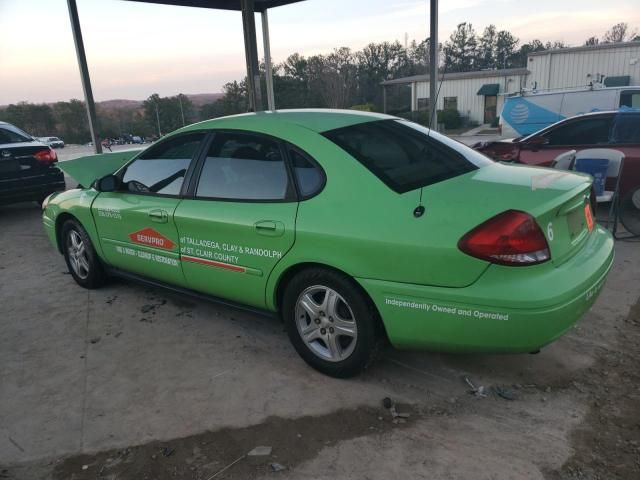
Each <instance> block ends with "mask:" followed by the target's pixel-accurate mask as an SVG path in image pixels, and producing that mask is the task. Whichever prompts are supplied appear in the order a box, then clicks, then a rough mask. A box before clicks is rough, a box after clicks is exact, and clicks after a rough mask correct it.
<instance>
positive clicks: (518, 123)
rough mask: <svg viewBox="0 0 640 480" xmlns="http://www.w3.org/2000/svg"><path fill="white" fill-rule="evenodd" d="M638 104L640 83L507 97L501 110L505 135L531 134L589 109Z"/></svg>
mask: <svg viewBox="0 0 640 480" xmlns="http://www.w3.org/2000/svg"><path fill="white" fill-rule="evenodd" d="M620 107H630V108H632V107H636V108H637V107H640V87H596V86H594V87H583V88H575V89H567V90H556V91H548V92H545V91H540V92H532V93H524V94H522V95H515V96H512V97H506V98H505V101H504V107H502V112H501V113H500V129H501V132H502V134H503V135H505V136H510V137H511V136H513V137H517V136H521V135H531V134H532V133H535V132H537V131H539V130H542V129H543V128H546V127H548V126H550V125H551V124H553V123H556V122H559V121H560V120H564V119H566V118H570V117H573V116H575V115H582V114H584V113H588V112H598V111H609V110H616V109H618V108H620Z"/></svg>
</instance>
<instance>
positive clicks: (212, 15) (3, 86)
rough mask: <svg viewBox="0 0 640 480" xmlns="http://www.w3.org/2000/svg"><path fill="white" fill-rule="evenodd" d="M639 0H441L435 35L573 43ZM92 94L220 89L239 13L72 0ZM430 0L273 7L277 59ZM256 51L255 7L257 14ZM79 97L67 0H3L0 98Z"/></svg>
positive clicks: (361, 39)
mask: <svg viewBox="0 0 640 480" xmlns="http://www.w3.org/2000/svg"><path fill="white" fill-rule="evenodd" d="M637 2H638V0H608V1H606V2H603V1H602V0H536V2H535V8H534V7H533V5H534V2H532V1H522V0H444V1H443V0H441V1H440V16H439V27H440V32H439V40H440V41H441V42H443V41H446V39H447V38H448V37H449V35H450V34H451V32H452V31H453V29H454V28H455V26H456V25H457V24H458V23H460V22H464V21H468V22H471V23H472V24H473V26H474V28H475V29H476V30H477V31H478V33H481V31H482V30H483V29H484V27H485V26H486V25H488V24H490V23H493V24H495V25H496V27H497V28H498V29H508V30H510V31H511V32H512V33H513V34H515V35H516V36H517V37H518V38H519V39H520V40H521V42H526V41H529V40H532V39H534V38H539V39H541V40H543V41H547V40H551V41H555V40H562V41H564V42H566V43H568V44H570V45H580V44H582V43H583V42H584V40H585V39H586V38H588V37H590V36H592V35H595V36H598V37H600V36H602V35H603V34H604V32H605V31H606V30H607V29H608V28H609V27H610V26H611V25H613V24H615V23H618V22H621V21H625V22H627V23H629V25H630V27H632V28H637V29H640V8H638V3H637ZM77 4H78V12H79V15H80V22H81V26H82V31H83V36H84V40H85V49H86V52H87V60H88V63H89V70H90V73H91V79H92V86H93V93H94V97H95V99H96V100H97V101H101V100H108V99H114V98H126V99H135V100H140V99H145V98H147V97H148V96H149V95H151V94H152V93H159V94H160V95H162V96H165V95H176V94H178V93H187V94H189V93H212V92H219V91H220V90H221V88H222V86H223V85H224V84H225V83H226V82H228V81H232V80H237V79H240V78H242V77H243V75H244V72H245V59H244V46H243V38H242V18H241V14H240V13H239V12H229V11H222V10H208V9H200V8H190V7H172V6H166V5H152V4H144V3H137V2H129V1H123V0H77ZM428 10H429V2H428V0H306V1H303V2H300V3H297V4H292V5H287V6H284V7H278V8H275V9H272V10H270V11H269V30H270V33H271V55H272V57H273V61H274V62H281V61H283V60H285V59H286V57H287V56H288V55H289V54H291V53H293V52H298V53H300V54H302V55H305V56H308V55H314V54H318V53H328V52H331V51H332V50H333V49H334V48H337V47H342V46H347V47H351V48H352V49H355V50H357V49H360V48H362V47H363V46H365V45H366V44H368V43H370V42H382V41H385V40H388V41H395V40H398V41H400V42H402V43H404V39H405V34H406V35H407V36H408V38H409V41H411V40H412V39H417V40H421V39H424V38H426V37H427V36H428V29H429V18H428ZM256 28H257V31H258V50H259V54H260V56H261V57H262V37H261V30H260V29H261V26H260V15H256ZM70 98H83V96H82V87H81V84H80V76H79V72H78V66H77V62H76V56H75V48H74V44H73V37H72V35H71V27H70V23H69V15H68V10H67V2H66V0H0V105H3V104H8V103H15V102H19V101H29V102H53V101H58V100H68V99H70Z"/></svg>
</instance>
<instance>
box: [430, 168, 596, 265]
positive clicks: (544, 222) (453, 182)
mask: <svg viewBox="0 0 640 480" xmlns="http://www.w3.org/2000/svg"><path fill="white" fill-rule="evenodd" d="M590 189H591V178H590V177H589V176H587V175H582V174H576V173H572V172H565V171H557V170H551V169H548V168H540V167H528V166H521V165H503V164H499V163H495V164H492V165H490V166H486V167H483V168H480V169H478V170H476V171H474V172H471V173H469V174H466V175H462V176H460V177H456V178H453V179H450V180H448V181H446V182H441V183H438V184H435V185H432V186H430V187H426V188H425V189H424V198H425V206H426V208H427V212H428V211H429V209H435V208H438V209H441V210H443V211H445V212H449V213H448V215H449V216H451V218H454V219H455V218H456V217H458V218H461V216H460V214H459V213H456V212H460V211H464V212H465V215H464V219H465V220H464V222H462V221H461V220H460V222H461V223H460V224H459V225H458V226H457V227H456V229H452V232H453V238H451V239H450V241H453V240H455V241H457V240H459V239H460V238H461V237H462V236H463V235H464V234H466V233H467V232H468V231H470V230H471V229H473V228H475V227H477V226H478V225H480V224H482V223H483V222H485V221H487V220H488V219H490V218H492V217H494V216H496V215H498V214H500V213H502V212H504V211H506V210H519V211H523V212H526V213H528V214H529V215H531V216H532V217H533V218H534V219H535V220H536V222H537V223H538V225H539V227H540V229H541V230H542V232H543V233H544V235H545V238H546V239H547V243H548V245H549V249H550V252H551V262H552V263H553V264H554V265H555V266H558V265H561V264H562V263H564V262H565V261H566V260H568V259H569V258H570V257H571V256H573V255H574V254H575V253H577V252H578V251H579V250H580V247H581V246H582V245H583V244H584V242H585V241H586V239H587V237H588V235H589V233H590V231H591V229H592V228H593V224H592V225H591V228H590V225H589V220H588V215H589V214H590V213H591V212H590V209H589V192H590ZM455 236H458V238H455Z"/></svg>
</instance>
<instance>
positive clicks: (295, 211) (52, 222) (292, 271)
mask: <svg viewBox="0 0 640 480" xmlns="http://www.w3.org/2000/svg"><path fill="white" fill-rule="evenodd" d="M60 168H61V169H63V170H65V171H66V172H67V173H68V174H69V175H70V176H72V177H73V178H75V179H76V180H77V181H78V182H79V183H80V186H79V187H78V188H77V189H73V190H68V191H66V192H64V193H56V194H53V195H51V196H50V197H48V199H47V200H46V201H45V202H44V211H43V221H44V226H45V229H46V231H47V234H48V236H49V238H50V240H51V242H52V243H53V245H54V246H55V247H56V248H57V249H58V251H59V252H61V253H62V254H63V255H64V258H65V260H66V263H67V265H68V267H69V271H70V272H71V275H72V276H73V278H74V279H75V281H76V282H77V283H78V284H79V285H80V286H82V287H85V288H95V287H98V286H100V285H101V284H102V283H103V282H104V280H105V278H107V277H108V276H111V275H120V276H125V277H128V278H135V279H138V280H141V281H146V282H150V283H152V284H155V285H161V286H166V287H169V288H171V289H173V290H177V291H181V292H185V293H190V294H196V295H204V296H207V297H211V298H213V299H216V300H219V301H221V302H224V303H227V304H234V305H239V306H244V307H245V308H250V309H254V310H260V311H266V312H272V313H277V314H279V315H280V316H281V318H282V320H283V322H284V324H285V325H286V329H287V331H288V335H289V338H290V339H291V342H292V343H293V346H294V347H295V349H296V350H297V351H298V353H299V354H300V356H301V357H302V358H303V359H304V360H305V361H306V362H307V363H308V364H310V365H311V366H312V367H314V368H316V369H318V370H320V371H322V372H324V373H326V374H328V375H332V376H336V377H347V376H351V375H354V374H356V373H358V372H360V371H361V370H362V369H364V368H366V367H367V366H368V365H369V364H370V363H371V362H372V360H373V359H374V357H375V355H376V353H377V352H378V350H379V347H380V345H382V344H383V343H384V342H385V341H389V342H390V343H391V344H392V345H393V346H395V347H397V348H412V349H416V348H417V349H428V350H440V351H449V352H534V351H537V350H538V349H540V348H541V347H543V346H544V345H547V344H548V343H550V342H552V341H553V340H554V339H556V338H557V337H559V336H560V335H562V334H563V333H564V332H565V331H567V330H568V329H570V328H571V327H572V326H573V325H574V324H575V322H576V321H578V319H579V318H580V317H581V316H582V315H583V314H584V313H585V312H586V311H587V310H588V309H589V308H590V307H591V305H593V302H594V301H595V299H596V298H597V296H598V294H599V292H600V290H601V288H602V285H603V283H604V281H605V278H606V276H607V273H608V272H609V269H610V268H611V265H612V262H613V240H612V237H611V235H610V234H609V233H608V232H607V231H606V230H605V229H603V228H601V227H600V226H598V225H597V224H596V223H594V220H593V217H592V213H591V209H590V204H589V194H590V189H591V178H590V177H588V176H584V175H579V174H573V173H568V172H560V171H554V170H549V169H543V168H533V167H525V166H511V165H503V164H500V163H494V162H493V161H491V160H489V159H488V158H486V157H485V156H483V155H482V154H480V153H477V152H475V151H473V150H471V149H469V148H467V147H465V146H464V145H462V144H460V143H458V142H455V141H453V140H451V139H449V138H447V137H445V136H443V135H440V134H438V133H436V132H431V131H429V130H428V129H426V128H424V127H421V126H420V125H417V124H415V123H411V122H408V121H405V120H402V119H399V118H396V117H391V116H387V115H378V114H366V113H361V112H355V111H338V110H291V111H279V112H262V113H255V114H246V115H238V116H232V117H226V118H220V119H215V120H210V121H205V122H201V123H197V124H194V125H191V126H188V127H185V128H182V129H180V130H178V131H176V132H174V133H172V134H171V135H168V136H167V137H165V138H163V139H162V140H160V141H158V142H157V143H155V144H154V145H152V146H150V147H149V148H147V149H146V150H144V151H142V152H135V153H132V152H128V153H113V154H105V155H101V156H91V157H85V158H81V159H77V160H71V161H67V162H62V163H61V165H60Z"/></svg>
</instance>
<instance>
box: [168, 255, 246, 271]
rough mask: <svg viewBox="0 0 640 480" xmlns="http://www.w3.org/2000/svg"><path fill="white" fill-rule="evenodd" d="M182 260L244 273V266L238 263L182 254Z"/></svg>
mask: <svg viewBox="0 0 640 480" xmlns="http://www.w3.org/2000/svg"><path fill="white" fill-rule="evenodd" d="M181 258H182V260H183V261H185V262H191V263H199V264H200V265H207V266H208V267H216V268H224V269H225V270H231V271H233V272H240V273H245V272H246V271H247V269H246V268H244V267H240V266H238V265H231V264H230V263H222V262H216V261H214V260H207V259H206V258H200V257H190V256H188V255H182V256H181Z"/></svg>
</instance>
